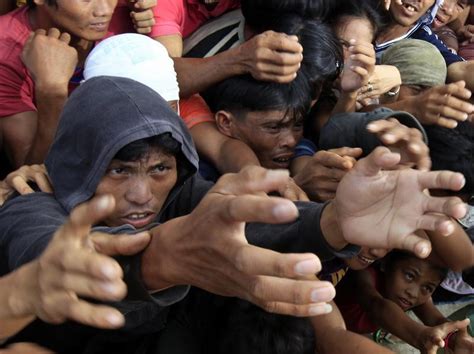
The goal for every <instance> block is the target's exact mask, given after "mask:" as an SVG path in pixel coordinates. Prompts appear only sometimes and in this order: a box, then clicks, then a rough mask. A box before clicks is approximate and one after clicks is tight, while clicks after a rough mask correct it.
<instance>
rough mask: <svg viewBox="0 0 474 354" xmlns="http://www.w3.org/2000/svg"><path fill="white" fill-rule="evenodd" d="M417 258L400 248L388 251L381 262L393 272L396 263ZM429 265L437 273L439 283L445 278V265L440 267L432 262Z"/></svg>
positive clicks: (446, 270) (446, 271) (446, 269)
mask: <svg viewBox="0 0 474 354" xmlns="http://www.w3.org/2000/svg"><path fill="white" fill-rule="evenodd" d="M413 258H415V259H419V258H418V257H417V256H415V255H414V254H413V253H410V252H407V251H402V250H393V251H391V252H389V253H388V254H387V255H386V256H385V257H384V259H383V263H384V264H385V269H386V270H387V271H388V272H393V271H394V270H395V269H397V267H398V266H397V263H399V262H401V261H404V260H406V259H413ZM423 261H424V262H429V261H427V260H423ZM429 264H430V266H431V267H432V268H433V269H434V270H435V271H436V272H438V274H439V277H440V283H441V282H442V281H443V280H444V278H446V276H447V275H448V271H449V269H448V268H446V267H441V266H438V265H435V264H433V263H431V262H430V263H429Z"/></svg>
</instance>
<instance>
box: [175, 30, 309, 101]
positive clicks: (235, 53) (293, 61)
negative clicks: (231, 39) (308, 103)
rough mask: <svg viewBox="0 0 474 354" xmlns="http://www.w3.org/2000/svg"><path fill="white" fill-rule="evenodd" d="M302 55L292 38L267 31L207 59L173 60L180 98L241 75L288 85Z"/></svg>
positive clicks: (296, 39) (300, 48)
mask: <svg viewBox="0 0 474 354" xmlns="http://www.w3.org/2000/svg"><path fill="white" fill-rule="evenodd" d="M302 52H303V48H302V47H301V45H300V44H299V43H298V38H297V37H296V36H288V35H286V34H283V33H276V32H273V31H267V32H264V33H262V34H259V35H257V36H255V37H253V38H251V39H250V40H248V41H247V42H245V43H243V44H241V45H240V46H238V47H236V48H231V49H229V50H226V51H224V52H222V53H219V54H217V55H215V56H212V57H209V58H174V64H175V69H176V73H177V74H178V82H179V87H180V95H181V97H189V96H190V95H192V94H193V93H197V92H202V91H204V90H206V89H207V88H209V87H210V86H212V85H214V84H216V83H218V82H220V81H222V80H224V79H226V78H228V77H231V76H235V75H242V74H251V75H252V76H253V77H254V78H255V79H257V80H264V81H276V82H290V81H291V80H293V79H294V78H295V77H296V72H297V71H298V69H299V67H300V63H301V60H302V59H303V55H302Z"/></svg>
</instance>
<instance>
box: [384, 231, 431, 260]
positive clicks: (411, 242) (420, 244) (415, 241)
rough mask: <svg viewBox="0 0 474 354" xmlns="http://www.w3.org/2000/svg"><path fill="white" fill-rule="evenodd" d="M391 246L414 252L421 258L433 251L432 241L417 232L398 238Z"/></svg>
mask: <svg viewBox="0 0 474 354" xmlns="http://www.w3.org/2000/svg"><path fill="white" fill-rule="evenodd" d="M391 247H393V248H399V249H402V250H405V251H408V252H411V253H414V254H415V255H416V256H417V257H419V258H426V257H428V256H429V255H430V253H431V242H430V241H429V240H427V239H424V238H422V237H420V236H418V235H415V234H411V235H407V236H405V237H403V238H401V239H399V240H397V241H396V242H395V243H394V244H392V245H391Z"/></svg>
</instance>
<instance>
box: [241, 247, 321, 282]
mask: <svg viewBox="0 0 474 354" xmlns="http://www.w3.org/2000/svg"><path fill="white" fill-rule="evenodd" d="M233 259H234V262H233V263H234V264H235V266H236V267H237V269H238V270H239V271H242V272H244V273H247V274H253V275H270V276H274V277H284V278H296V277H299V276H307V275H315V274H316V273H319V272H320V271H321V261H320V260H319V258H318V257H317V256H316V255H314V254H311V253H307V254H291V253H290V254H282V253H278V252H275V251H272V250H268V249H264V248H260V247H256V246H252V245H248V244H246V245H242V246H241V247H239V248H237V249H235V251H234V254H233Z"/></svg>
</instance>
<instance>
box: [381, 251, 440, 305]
mask: <svg viewBox="0 0 474 354" xmlns="http://www.w3.org/2000/svg"><path fill="white" fill-rule="evenodd" d="M391 268H392V269H390V270H387V273H386V276H385V297H386V298H387V299H389V300H392V301H393V302H395V303H396V304H397V305H398V306H400V307H401V308H402V309H403V310H404V311H407V310H409V309H411V308H413V307H416V306H419V305H421V304H423V303H425V302H426V301H428V300H429V298H430V296H431V294H432V293H433V292H434V291H435V289H436V287H437V286H438V285H439V284H440V283H441V281H442V279H441V274H440V273H439V271H438V270H437V269H436V268H435V267H433V266H432V265H431V264H430V263H428V262H427V261H425V260H421V259H418V258H415V257H413V258H408V259H403V260H400V261H396V262H395V264H392V267H391Z"/></svg>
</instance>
